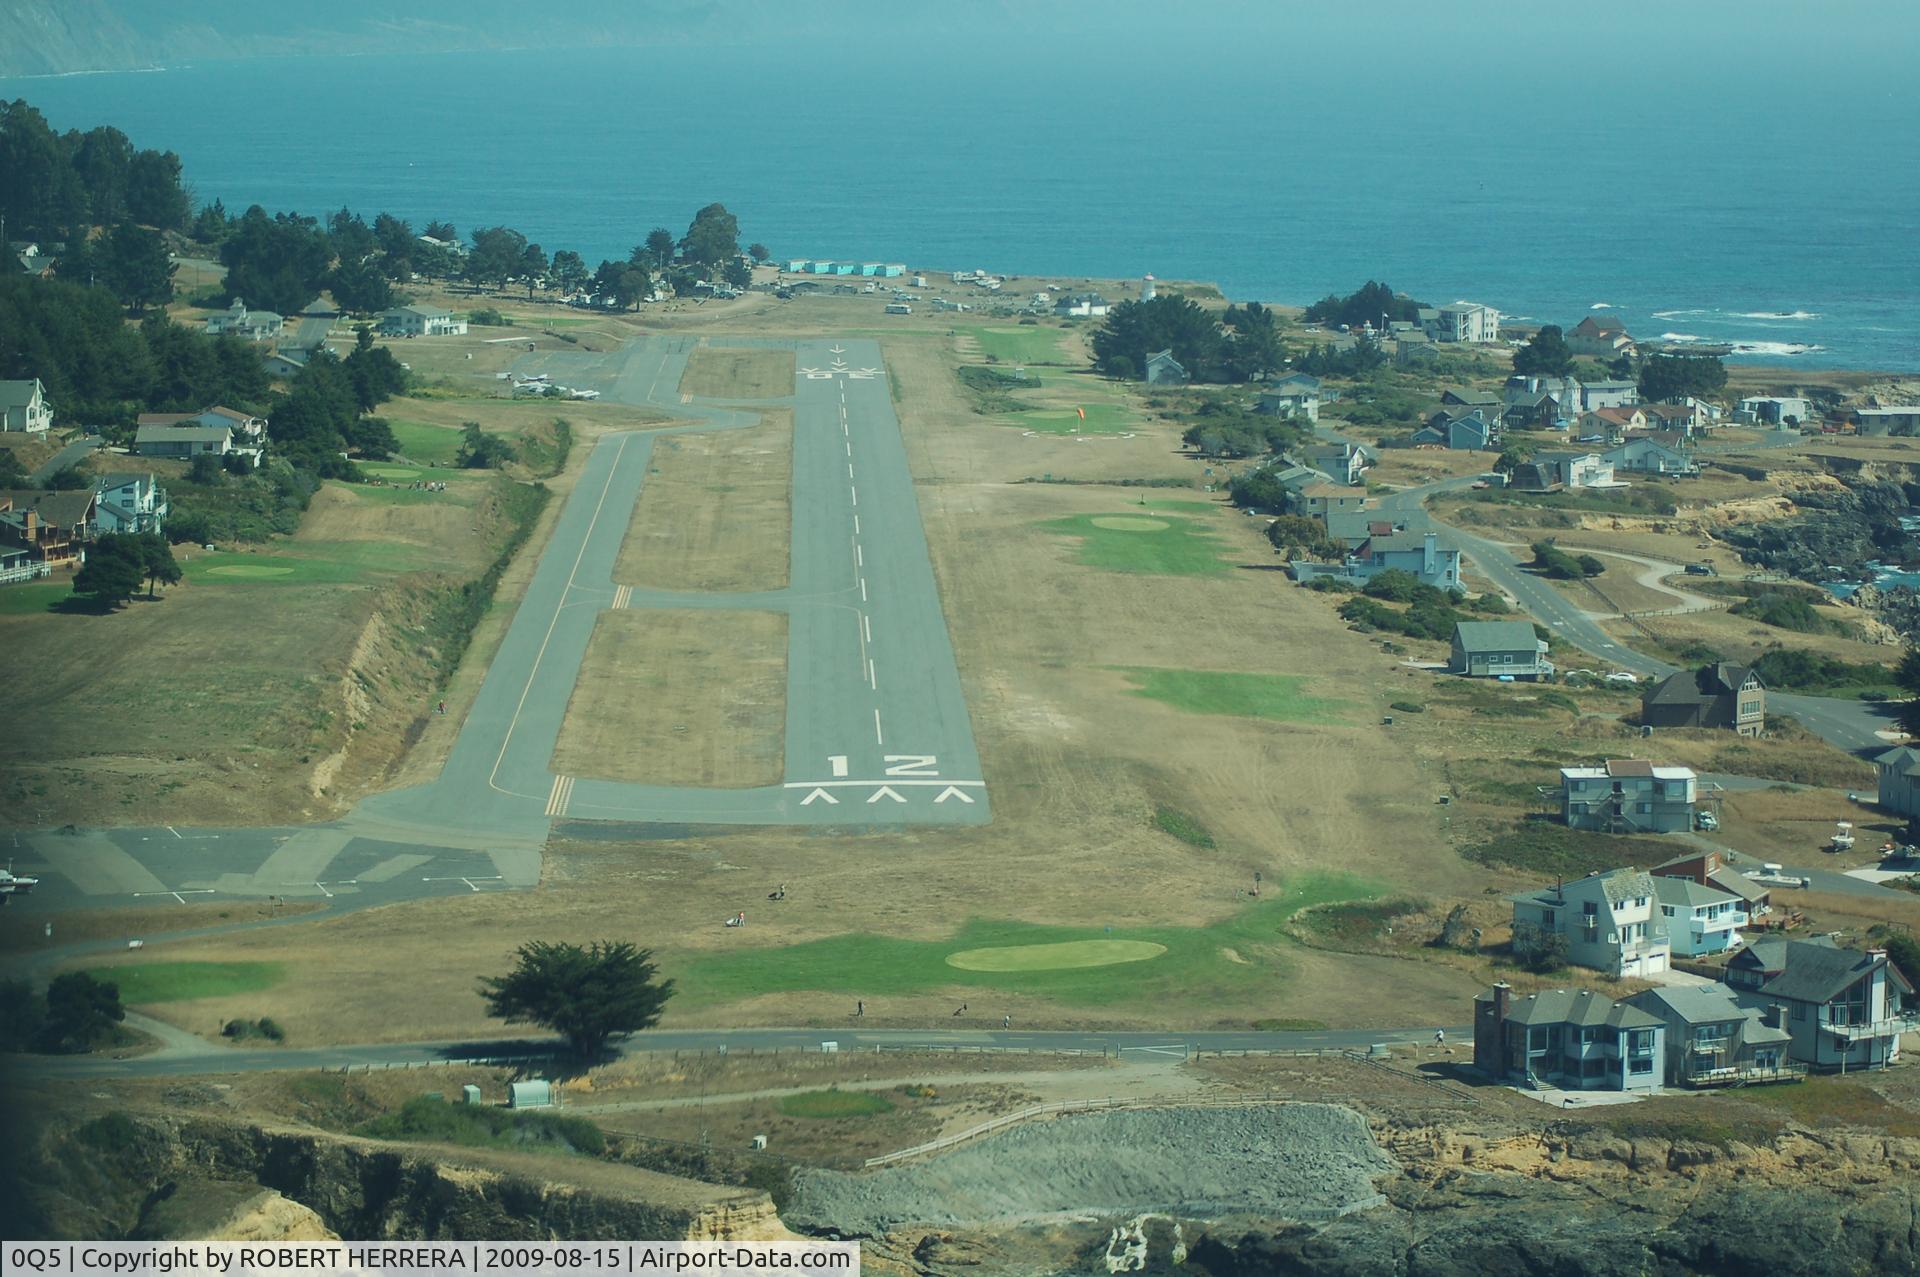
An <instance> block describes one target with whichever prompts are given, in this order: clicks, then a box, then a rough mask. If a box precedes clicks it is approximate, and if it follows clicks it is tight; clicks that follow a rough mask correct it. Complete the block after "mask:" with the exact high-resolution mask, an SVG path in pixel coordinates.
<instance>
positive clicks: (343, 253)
mask: <svg viewBox="0 0 1920 1277" xmlns="http://www.w3.org/2000/svg"><path fill="white" fill-rule="evenodd" d="M327 238H328V239H330V240H332V241H333V255H334V256H335V257H337V258H339V259H340V261H341V262H342V264H344V263H347V262H353V263H355V264H358V263H361V262H364V261H366V260H367V259H368V258H370V257H372V256H373V255H374V254H375V253H377V252H379V251H380V241H379V239H378V238H377V237H376V236H375V235H374V233H373V228H372V227H370V226H368V225H367V223H366V219H365V218H363V217H361V216H360V214H358V213H356V212H354V211H353V210H352V209H349V208H342V209H341V210H340V211H339V212H337V213H335V214H333V215H332V216H331V217H329V218H327Z"/></svg>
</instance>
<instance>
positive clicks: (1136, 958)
mask: <svg viewBox="0 0 1920 1277" xmlns="http://www.w3.org/2000/svg"><path fill="white" fill-rule="evenodd" d="M1166 951H1167V946H1165V945H1163V944H1154V943H1153V942H1152V941H1151V940H1066V941H1062V942H1061V943H1059V944H1015V945H1006V946H1003V947H1000V948H996V949H963V950H961V951H960V952H959V953H950V954H948V955H947V965H948V966H950V967H959V968H960V969H961V970H962V971H1065V970H1068V969H1070V968H1074V967H1111V966H1116V965H1118V964H1119V963H1122V962H1145V961H1146V960H1147V959H1149V958H1157V957H1159V956H1160V955H1161V954H1163V953H1165V952H1166Z"/></svg>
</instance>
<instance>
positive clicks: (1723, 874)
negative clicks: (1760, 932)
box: [1652, 848, 1773, 918]
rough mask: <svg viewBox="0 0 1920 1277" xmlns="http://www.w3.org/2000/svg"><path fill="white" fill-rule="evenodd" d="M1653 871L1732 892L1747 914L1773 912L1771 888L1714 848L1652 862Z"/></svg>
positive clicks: (1656, 875)
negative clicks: (1653, 863)
mask: <svg viewBox="0 0 1920 1277" xmlns="http://www.w3.org/2000/svg"><path fill="white" fill-rule="evenodd" d="M1652 873H1653V876H1654V877H1656V878H1684V879H1686V880H1687V881H1688V882H1697V883H1699V884H1700V885H1701V886H1703V887H1711V888H1713V889H1714V890H1715V891H1718V892H1721V893H1722V894H1724V895H1729V896H1732V897H1733V898H1734V899H1736V900H1738V901H1739V902H1740V905H1741V908H1743V909H1745V910H1746V913H1747V916H1748V918H1758V917H1760V916H1761V915H1762V914H1767V913H1772V912H1773V889H1772V888H1771V887H1769V886H1768V885H1767V884H1766V883H1764V882H1756V881H1754V880H1753V879H1752V878H1749V877H1747V876H1746V875H1745V874H1742V873H1740V872H1739V871H1738V870H1736V869H1734V867H1733V866H1732V865H1730V864H1728V863H1727V853H1726V852H1723V851H1720V850H1719V849H1717V848H1716V849H1713V850H1709V851H1694V852H1689V853H1687V854H1686V855H1684V856H1676V857H1674V858H1673V859H1672V860H1668V861H1664V862H1662V863H1660V864H1657V865H1655V866H1654V867H1653V869H1652Z"/></svg>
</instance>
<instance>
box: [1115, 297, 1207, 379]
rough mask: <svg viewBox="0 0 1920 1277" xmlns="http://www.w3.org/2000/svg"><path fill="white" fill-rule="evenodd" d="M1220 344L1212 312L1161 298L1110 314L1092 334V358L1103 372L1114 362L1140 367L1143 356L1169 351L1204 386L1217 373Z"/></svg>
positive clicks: (1184, 301) (1131, 304)
mask: <svg viewBox="0 0 1920 1277" xmlns="http://www.w3.org/2000/svg"><path fill="white" fill-rule="evenodd" d="M1221 340H1222V339H1221V336H1220V322H1219V320H1217V319H1215V318H1214V316H1213V314H1212V312H1210V311H1208V310H1207V309H1205V308H1204V307H1202V306H1201V305H1200V304H1199V303H1198V302H1195V301H1193V300H1192V299H1190V298H1187V297H1182V296H1180V295H1179V294H1178V293H1161V294H1159V295H1158V296H1156V297H1153V298H1151V299H1150V300H1148V301H1143V302H1142V301H1129V302H1122V303H1120V304H1119V305H1118V306H1115V307H1114V308H1113V309H1111V310H1109V311H1108V312H1107V318H1106V322H1105V323H1104V324H1102V325H1101V326H1100V329H1099V331H1097V332H1095V333H1094V334H1093V357H1094V362H1095V363H1097V364H1099V366H1100V368H1101V370H1102V371H1110V370H1111V368H1112V367H1113V364H1112V362H1111V361H1112V360H1113V359H1115V358H1116V357H1121V358H1125V359H1126V360H1127V361H1128V362H1129V363H1130V364H1131V365H1132V366H1133V367H1135V368H1145V367H1146V366H1147V356H1149V355H1151V354H1154V353H1155V352H1157V351H1162V350H1172V351H1173V357H1174V358H1175V359H1177V360H1179V361H1180V364H1181V366H1182V367H1184V368H1185V369H1186V370H1187V375H1188V376H1189V377H1191V378H1193V379H1194V380H1195V381H1208V380H1213V379H1214V377H1215V376H1216V375H1217V374H1218V369H1219V363H1220V347H1221Z"/></svg>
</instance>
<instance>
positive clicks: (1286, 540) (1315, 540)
mask: <svg viewBox="0 0 1920 1277" xmlns="http://www.w3.org/2000/svg"><path fill="white" fill-rule="evenodd" d="M1267 541H1268V542H1269V543H1270V544H1271V545H1272V546H1273V548H1274V549H1275V550H1278V551H1279V552H1280V553H1282V554H1285V555H1288V556H1289V557H1292V555H1293V554H1294V553H1296V552H1297V553H1301V554H1305V555H1307V556H1309V557H1310V558H1316V559H1334V560H1338V559H1340V558H1341V557H1342V556H1344V555H1345V553H1346V547H1344V546H1342V545H1341V544H1340V543H1339V542H1337V541H1334V540H1333V539H1331V538H1330V537H1328V536H1327V530H1326V529H1325V528H1324V527H1322V526H1321V524H1320V521H1319V520H1318V519H1310V518H1308V517H1306V516H1305V515H1301V514H1283V515H1281V516H1280V517H1279V518H1277V519H1275V520H1274V521H1273V522H1272V523H1269V524H1268V525H1267Z"/></svg>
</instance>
